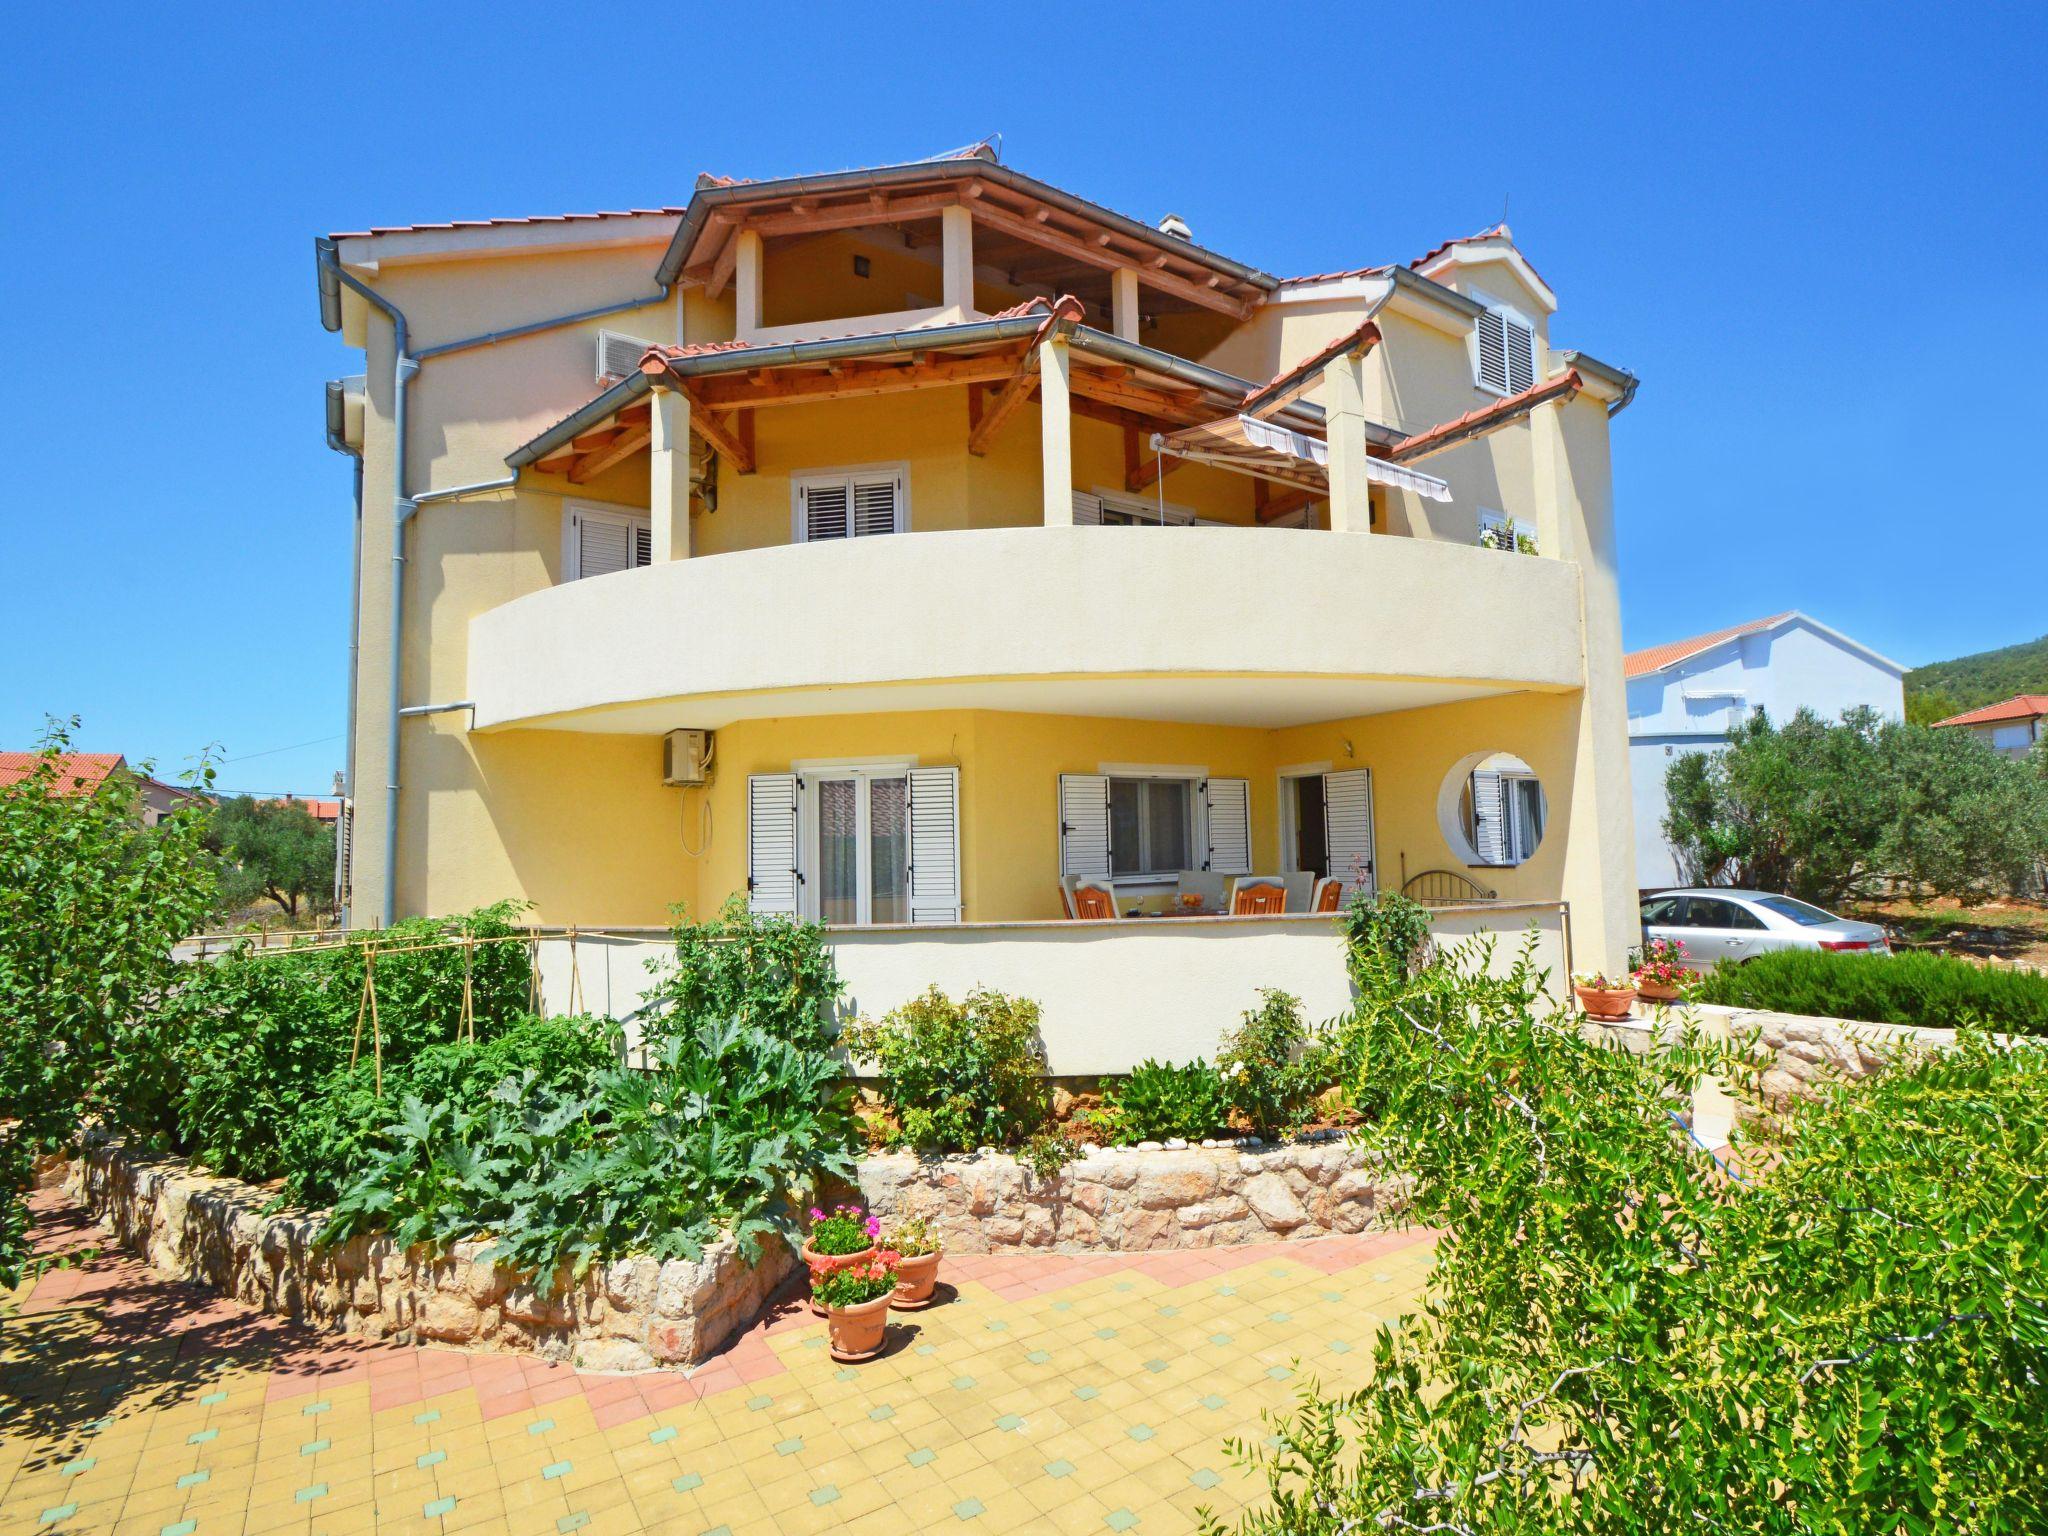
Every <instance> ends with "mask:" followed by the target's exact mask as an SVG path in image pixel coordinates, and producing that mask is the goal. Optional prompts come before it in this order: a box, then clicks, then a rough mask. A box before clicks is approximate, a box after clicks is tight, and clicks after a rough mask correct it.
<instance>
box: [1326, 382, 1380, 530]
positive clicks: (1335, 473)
mask: <svg viewBox="0 0 2048 1536" xmlns="http://www.w3.org/2000/svg"><path fill="white" fill-rule="evenodd" d="M1323 384H1324V389H1323V420H1324V428H1325V433H1326V435H1327V437H1328V439H1329V444H1330V531H1331V532H1332V533H1369V532H1371V531H1372V486H1371V482H1369V481H1368V480H1367V479H1366V478H1365V458H1366V438H1365V358H1364V355H1363V354H1362V353H1355V352H1354V353H1344V354H1341V355H1339V356H1337V357H1333V358H1331V359H1330V361H1329V364H1328V365H1327V366H1326V367H1325V368H1324V369H1323Z"/></svg>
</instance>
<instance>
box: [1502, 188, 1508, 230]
mask: <svg viewBox="0 0 2048 1536" xmlns="http://www.w3.org/2000/svg"><path fill="white" fill-rule="evenodd" d="M1500 222H1501V227H1502V228H1503V229H1505V228H1506V227H1507V222H1508V195H1507V193H1505V192H1503V193H1501V195H1500Z"/></svg>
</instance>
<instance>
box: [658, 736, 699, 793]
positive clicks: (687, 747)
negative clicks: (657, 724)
mask: <svg viewBox="0 0 2048 1536" xmlns="http://www.w3.org/2000/svg"><path fill="white" fill-rule="evenodd" d="M710 778H711V733H710V732H709V731H670V732H669V733H668V735H667V736H666V737H664V738H663V740H662V749H661V782H662V783H664V784H703V783H707V782H708V781H709V780H710Z"/></svg>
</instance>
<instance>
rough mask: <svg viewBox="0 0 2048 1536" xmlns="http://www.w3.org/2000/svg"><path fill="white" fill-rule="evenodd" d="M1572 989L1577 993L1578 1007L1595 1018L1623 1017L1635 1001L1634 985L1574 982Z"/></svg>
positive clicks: (1611, 1018) (1625, 1016) (1588, 1015)
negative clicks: (1609, 985)
mask: <svg viewBox="0 0 2048 1536" xmlns="http://www.w3.org/2000/svg"><path fill="white" fill-rule="evenodd" d="M1572 991H1573V992H1575V993H1577V994H1578V998H1579V1007H1581V1008H1582V1009H1584V1010H1585V1012H1586V1015H1587V1017H1589V1018H1595V1019H1608V1020H1614V1019H1625V1018H1627V1017H1628V1014H1629V1009H1631V1008H1632V1007H1634V1006H1635V1001H1636V989H1635V988H1634V987H1582V986H1579V985H1577V984H1576V983H1574V985H1573V987H1572Z"/></svg>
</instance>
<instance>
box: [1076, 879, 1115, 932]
mask: <svg viewBox="0 0 2048 1536" xmlns="http://www.w3.org/2000/svg"><path fill="white" fill-rule="evenodd" d="M1119 915H1120V914H1119V913H1118V912H1117V909H1116V887H1115V886H1113V885H1108V884H1106V883H1104V882H1103V881H1100V880H1076V881H1075V882H1074V916H1075V917H1077V918H1080V919H1081V920H1082V921H1084V922H1089V921H1095V922H1099V921H1101V920H1103V919H1105V918H1114V917H1117V916H1119Z"/></svg>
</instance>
